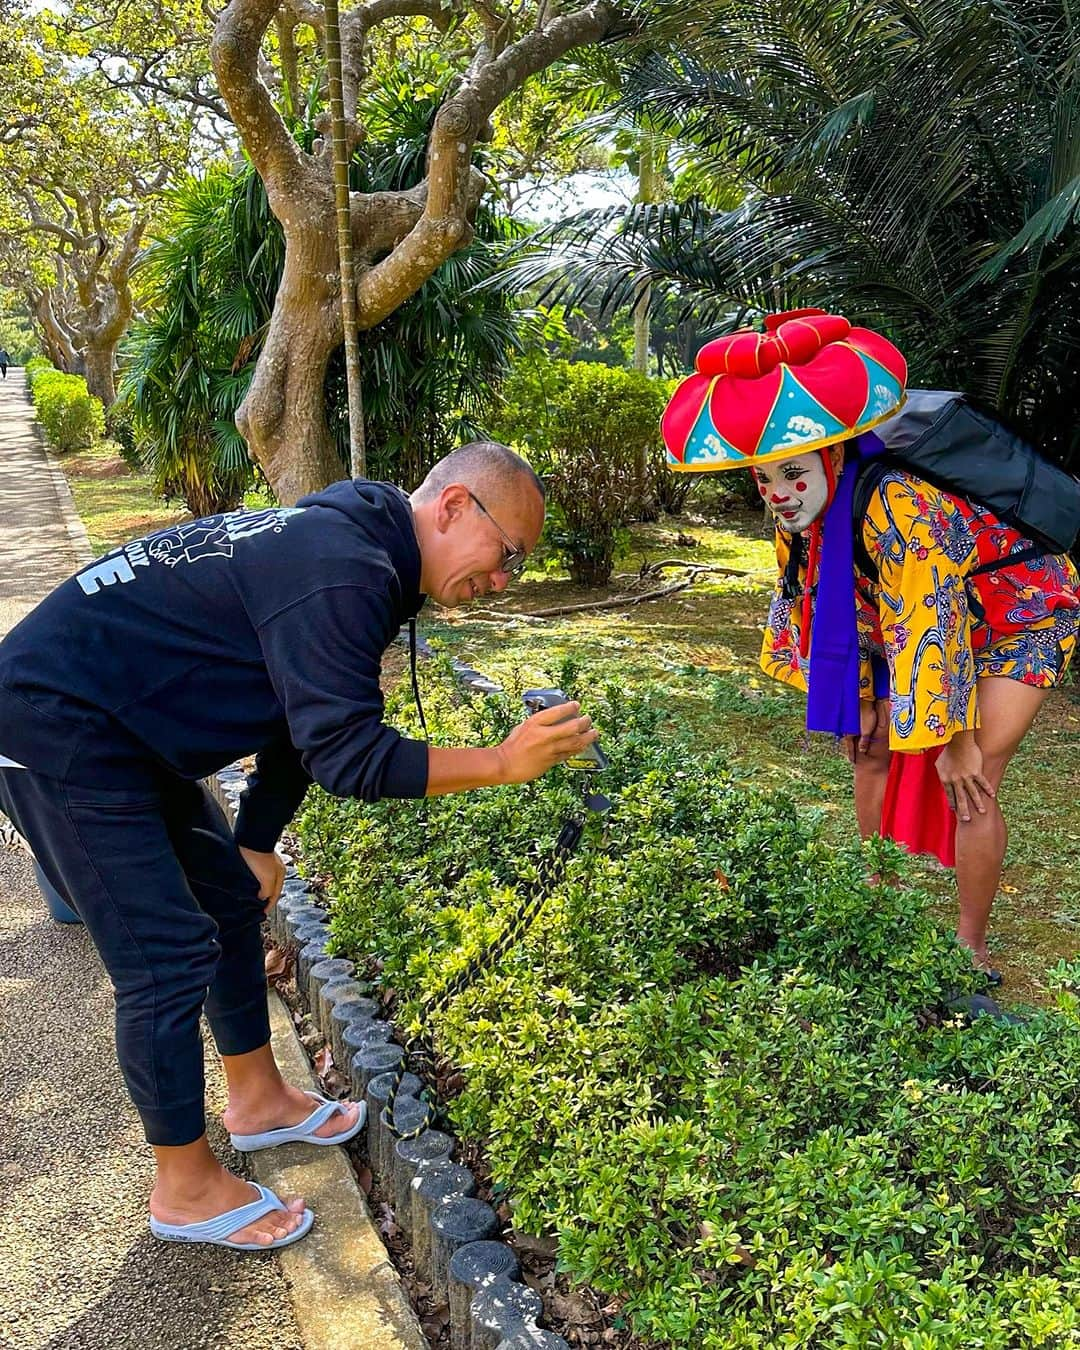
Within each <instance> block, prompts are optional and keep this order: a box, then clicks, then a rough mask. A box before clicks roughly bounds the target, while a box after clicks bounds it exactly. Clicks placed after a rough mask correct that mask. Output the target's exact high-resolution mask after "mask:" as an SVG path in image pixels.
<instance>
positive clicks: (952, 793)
mask: <svg viewBox="0 0 1080 1350" xmlns="http://www.w3.org/2000/svg"><path fill="white" fill-rule="evenodd" d="M936 767H937V773H938V777H939V778H940V779H941V786H942V787H943V788H944V789H945V796H946V797H948V799H949V805H950V806H951V807H952V809H953V810H954V811H955V812H956V814H957V815H958V816H959V817H960V819H961V820H970V819H971V808H972V806H974V807H975V810H976V811H978V813H979V814H980V815H985V814H986V805H985V803H984V802H983V793H985V794H986V796H987V797H993V795H994V789H993V788H992V787H991V786H990V784H989V782H987V780H986V777H985V776H984V774H983V753H982V751H981V750H980V749H979V746H978V744H977V742H976V740H975V733H974V732H973V731H958V732H957V733H956V735H955V736H953V738H952V740H951V741H950V742H949V743H948V745H947V746H946V747H945V749H944V750H942V752H941V754H940V755H939V756H938V760H937V765H936Z"/></svg>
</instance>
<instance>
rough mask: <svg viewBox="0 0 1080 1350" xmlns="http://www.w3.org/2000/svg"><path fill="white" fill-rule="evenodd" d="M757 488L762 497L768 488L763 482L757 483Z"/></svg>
mask: <svg viewBox="0 0 1080 1350" xmlns="http://www.w3.org/2000/svg"><path fill="white" fill-rule="evenodd" d="M757 490H758V491H759V492H760V493H761V495H762V496H763V497H764V496H765V494H766V492H768V488H767V487H766V486H765V484H764V483H759V484H758V487H757Z"/></svg>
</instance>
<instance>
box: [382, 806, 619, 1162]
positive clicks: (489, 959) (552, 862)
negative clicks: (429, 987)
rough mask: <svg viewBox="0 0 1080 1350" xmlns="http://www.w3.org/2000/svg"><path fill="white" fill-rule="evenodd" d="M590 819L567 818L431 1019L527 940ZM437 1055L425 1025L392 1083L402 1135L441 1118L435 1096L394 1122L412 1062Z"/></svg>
mask: <svg viewBox="0 0 1080 1350" xmlns="http://www.w3.org/2000/svg"><path fill="white" fill-rule="evenodd" d="M584 805H585V809H586V811H593V812H595V813H596V814H597V815H604V814H606V813H607V812H608V811H610V810H611V802H610V801H609V799H608V798H607V797H605V796H604V795H603V794H602V793H599V792H586V793H585V798H584ZM585 819H586V817H585V816H584V815H578V814H575V815H572V816H568V817H567V818H566V820H565V821H564V822H563V827H562V829H561V830H560V831H559V836H558V838H557V839H556V840H555V844H554V847H553V848H552V850H551V852H550V853H549V854H548V855H547V856H546V857H545V858H543V859H542V860H541V862H540V866H539V868H538V870H537V875H536V879H535V880H534V881H533V882H531V883H530V884H529V885H528V886H527V887H526V889H525V893H524V895H523V896H522V898H521V901H520V903H519V905H518V907H517V910H516V912H515V914H514V917H513V918H512V919H511V921H510V922H509V923H508V924H507V926H506V927H505V928H504V929H503V931H502V932H501V933H500V934H499V936H498V937H497V938H496V939H495V940H494V941H493V942H492V943H491V944H490V945H489V946H488V947H486V948H485V949H484V950H483V951H482V952H479V953H478V954H477V955H476V956H474V957H473V959H472V960H471V961H470V962H469V964H468V965H467V966H466V967H465V969H464V970H462V971H460V972H459V973H458V974H457V975H455V976H454V978H453V979H452V980H450V981H448V983H447V984H445V985H444V986H443V988H442V989H440V990H439V991H438V992H437V993H435V994H433V995H432V996H431V997H430V998H429V999H428V1000H427V1001H426V1003H425V1006H424V1013H425V1015H426V1017H427V1018H430V1017H432V1016H433V1015H434V1014H435V1013H439V1012H443V1011H445V1009H446V1008H448V1007H449V1006H450V1004H451V1003H452V1002H453V1001H454V999H455V998H457V996H458V995H459V994H462V993H464V992H465V990H466V989H468V988H469V986H470V985H472V984H474V983H475V982H476V980H477V979H478V978H479V977H480V976H481V975H482V974H483V973H484V972H485V971H486V970H490V969H491V968H492V967H493V966H494V965H496V964H497V963H498V961H500V960H501V959H502V957H504V956H505V955H506V953H507V952H509V951H510V950H511V949H512V948H514V947H516V946H517V945H518V943H519V942H520V941H521V940H522V938H523V937H524V936H525V934H526V933H527V932H528V930H529V928H530V927H531V926H532V923H533V921H534V919H535V918H536V916H537V915H538V914H539V913H540V910H541V909H542V908H543V906H544V902H545V901H546V900H547V898H548V896H550V895H551V893H552V891H553V890H554V889H555V888H556V886H558V884H559V882H560V881H561V880H562V877H563V873H564V872H565V871H566V864H567V863H568V862H569V860H570V859H571V858H572V857H573V855H574V853H575V852H576V851H577V847H578V845H579V844H580V843H581V837H582V835H583V834H584V832H585ZM434 1058H435V1056H434V1049H433V1043H432V1040H431V1035H430V1032H425V1031H424V1030H423V1029H422V1030H421V1031H420V1032H418V1033H417V1034H416V1035H415V1036H413V1037H411V1038H410V1039H409V1040H408V1041H407V1042H406V1044H405V1053H404V1055H402V1057H401V1063H400V1064H399V1065H398V1067H397V1070H396V1072H395V1074H394V1081H393V1082H392V1083H391V1085H390V1093H389V1095H388V1097H387V1099H386V1108H385V1109H386V1124H387V1128H388V1129H389V1131H390V1133H391V1134H392V1135H393V1136H394V1137H395V1138H396V1139H416V1138H417V1137H418V1136H419V1135H421V1134H423V1133H424V1131H425V1130H427V1129H429V1128H430V1127H431V1124H432V1122H433V1121H434V1119H435V1110H434V1108H433V1106H432V1105H431V1102H430V1100H429V1099H428V1098H427V1097H426V1096H425V1098H424V1106H425V1110H426V1114H425V1116H424V1119H423V1121H422V1122H421V1124H419V1125H418V1126H416V1128H415V1129H412V1130H399V1129H398V1128H397V1126H396V1125H395V1124H394V1103H395V1102H396V1101H397V1095H398V1092H399V1090H400V1088H401V1084H402V1081H403V1079H404V1077H405V1071H406V1068H407V1067H408V1065H409V1063H410V1061H413V1060H416V1061H418V1062H422V1063H423V1064H424V1065H425V1066H427V1067H429V1068H430V1067H433V1066H434Z"/></svg>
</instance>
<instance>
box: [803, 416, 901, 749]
mask: <svg viewBox="0 0 1080 1350" xmlns="http://www.w3.org/2000/svg"><path fill="white" fill-rule="evenodd" d="M884 449H885V446H884V444H883V443H882V442H881V440H879V438H878V437H877V436H875V435H874V433H873V432H872V431H865V432H863V434H862V435H861V436H857V437H856V438H855V441H854V445H852V444H851V443H849V445H848V450H847V454H846V455H845V458H844V469H843V472H842V473H841V475H840V480H839V482H838V483H837V485H836V495H835V496H834V497H833V499H832V502H831V503H830V505H829V508H828V510H827V511H826V512H825V519H824V521H823V522H822V530H821V560H820V562H819V564H818V580H817V595H816V597H815V601H814V627H813V631H812V633H811V636H810V673H809V676H808V678H807V689H808V691H809V692H808V695H807V700H806V729H807V731H824V732H827V733H828V734H829V735H830V736H857V735H858V734H859V629H858V623H857V619H856V614H857V610H856V604H855V586H854V570H855V546H854V528H855V526H854V524H853V522H852V519H851V511H852V503H853V501H854V497H855V480H856V479H857V478H858V476H859V470H860V469H861V468H862V465H863V464H864V462H865V461H866V460H868V459H872V458H874V456H875V455H880V454H881V453H882V452H883V451H884ZM806 584H807V585H808V586H810V585H812V584H813V577H810V576H808V577H807V578H806Z"/></svg>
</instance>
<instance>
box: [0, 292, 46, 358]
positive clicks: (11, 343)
mask: <svg viewBox="0 0 1080 1350" xmlns="http://www.w3.org/2000/svg"><path fill="white" fill-rule="evenodd" d="M0 302H2V297H0ZM0 347H3V349H4V350H5V351H6V352H7V354H8V356H9V357H10V358H11V364H12V365H14V366H25V365H26V363H27V361H29V360H30V358H31V357H32V356H33V355H34V354H35V353H36V352H37V351H38V349H39V348H38V340H37V338H36V337H35V336H34V330H33V329H32V328H31V327H30V321H29V320H28V319H27V318H26V317H25V315H23V314H21V313H0Z"/></svg>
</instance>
